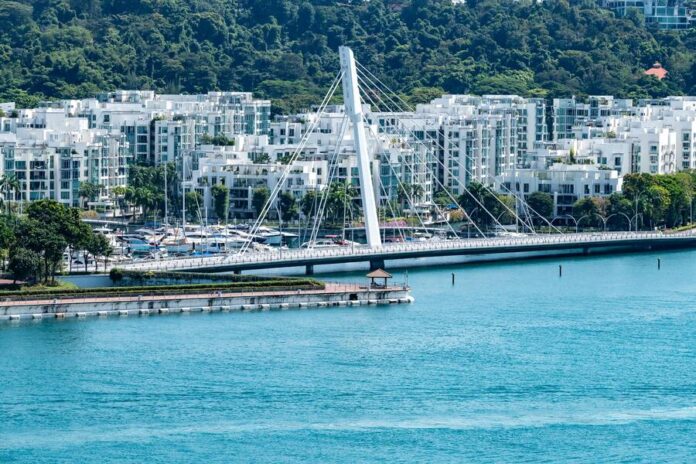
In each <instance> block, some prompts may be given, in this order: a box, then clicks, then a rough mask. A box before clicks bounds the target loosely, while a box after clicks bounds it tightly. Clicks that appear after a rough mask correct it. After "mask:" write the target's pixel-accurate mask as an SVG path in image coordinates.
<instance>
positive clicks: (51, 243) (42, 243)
mask: <svg viewBox="0 0 696 464" xmlns="http://www.w3.org/2000/svg"><path fill="white" fill-rule="evenodd" d="M19 233H20V235H21V236H22V245H23V246H24V247H26V248H27V249H29V250H31V251H33V252H35V253H36V254H37V255H38V256H39V257H40V260H41V275H42V276H43V280H44V282H45V283H48V282H49V281H55V274H56V272H57V271H58V268H59V267H60V264H61V262H62V260H63V252H64V251H65V248H67V246H68V242H67V241H66V240H65V238H64V237H63V236H62V235H60V234H59V233H58V232H57V231H56V229H55V227H53V226H51V225H50V224H49V225H48V226H47V225H46V223H42V222H39V221H37V220H35V219H31V218H28V219H25V220H23V221H22V222H21V223H20V225H19Z"/></svg>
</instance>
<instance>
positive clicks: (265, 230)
mask: <svg viewBox="0 0 696 464" xmlns="http://www.w3.org/2000/svg"><path fill="white" fill-rule="evenodd" d="M256 237H258V238H259V239H261V243H264V244H266V245H272V246H280V245H281V244H282V243H283V234H281V233H280V232H279V231H277V230H275V229H271V228H270V227H264V226H261V227H259V230H258V232H257V233H256Z"/></svg>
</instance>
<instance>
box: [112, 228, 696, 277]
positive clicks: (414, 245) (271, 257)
mask: <svg viewBox="0 0 696 464" xmlns="http://www.w3.org/2000/svg"><path fill="white" fill-rule="evenodd" d="M693 237H694V234H693V233H691V232H680V233H674V234H663V233H661V232H595V233H578V234H565V235H530V236H525V237H493V238H474V239H454V240H443V241H427V242H405V243H390V244H385V245H383V246H382V247H381V248H378V249H371V248H367V247H365V246H358V247H337V248H327V249H316V248H315V249H295V250H281V249H277V250H271V251H265V252H255V253H245V254H235V255H223V256H210V257H185V258H167V259H163V260H159V261H147V262H140V263H136V262H133V263H126V264H121V265H120V267H123V268H126V269H158V270H173V269H193V268H199V267H216V266H220V267H224V266H226V265H238V264H259V263H269V264H270V263H273V262H278V261H299V260H313V259H317V260H319V259H322V258H331V257H346V256H372V255H375V256H385V255H386V256H388V255H395V254H402V253H408V252H414V251H437V250H446V249H462V250H466V249H472V248H476V249H487V248H490V249H495V248H503V247H513V246H517V247H521V248H524V247H528V246H538V245H545V244H548V245H557V244H577V243H594V242H612V241H616V242H620V241H625V240H648V239H650V240H660V239H670V240H673V239H678V238H693Z"/></svg>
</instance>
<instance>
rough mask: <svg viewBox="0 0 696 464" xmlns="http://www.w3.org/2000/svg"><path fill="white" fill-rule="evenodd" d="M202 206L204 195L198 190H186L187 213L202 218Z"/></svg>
mask: <svg viewBox="0 0 696 464" xmlns="http://www.w3.org/2000/svg"><path fill="white" fill-rule="evenodd" d="M201 207H203V195H201V194H200V193H199V192H198V191H197V190H192V191H190V192H186V215H187V216H188V217H190V218H194V219H196V218H197V219H199V220H200V219H201Z"/></svg>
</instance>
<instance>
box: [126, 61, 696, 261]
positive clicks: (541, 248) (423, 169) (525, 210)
mask: <svg viewBox="0 0 696 464" xmlns="http://www.w3.org/2000/svg"><path fill="white" fill-rule="evenodd" d="M339 54H340V58H341V70H340V72H339V73H338V75H337V76H336V78H335V79H334V81H333V82H332V83H331V86H330V88H329V91H328V92H327V94H326V96H325V97H324V99H323V101H322V103H321V105H320V106H319V108H318V110H317V113H316V118H315V119H313V120H311V121H310V122H309V124H308V127H307V130H306V131H305V133H304V134H303V136H302V138H301V139H300V141H299V143H298V144H297V146H296V148H295V150H294V152H293V153H292V155H291V156H290V157H289V158H288V160H287V162H286V168H285V169H284V171H283V172H282V173H281V176H280V179H279V181H278V182H277V183H276V185H275V186H274V188H273V190H272V191H271V192H270V196H269V199H268V201H267V202H266V204H265V205H264V206H263V208H262V209H261V211H260V214H259V215H258V218H257V220H256V221H255V223H254V224H253V226H252V227H251V229H250V231H249V234H248V237H249V239H248V241H247V242H246V243H244V245H242V247H241V248H240V249H239V250H237V251H235V252H233V253H232V254H227V255H215V256H206V257H182V258H171V259H163V260H159V261H146V262H132V263H121V264H119V265H118V267H120V268H125V269H131V270H207V271H236V272H241V271H246V270H263V269H274V268H304V271H305V272H306V273H308V274H312V273H313V272H314V269H315V266H332V265H345V264H349V263H365V264H366V265H368V264H369V267H370V268H373V269H374V268H379V267H385V266H390V267H395V266H400V265H401V266H412V265H417V264H428V263H430V262H443V261H447V262H457V261H461V260H462V259H465V258H466V257H471V256H479V257H480V256H486V257H517V256H519V257H524V256H533V255H558V254H568V253H585V254H586V253H593V252H609V251H619V250H622V251H629V250H646V249H662V248H682V247H691V246H695V245H696V235H695V234H692V233H691V232H690V231H689V232H681V233H673V234H667V233H662V232H630V231H629V232H602V233H575V234H571V233H563V232H562V231H561V230H559V229H558V228H557V227H556V226H555V225H554V221H549V220H548V219H547V218H546V217H544V215H542V214H539V213H538V212H537V211H535V210H534V209H533V208H531V207H530V205H529V204H527V202H526V201H525V198H524V195H521V194H520V193H516V192H513V191H511V190H507V191H506V192H505V193H506V195H507V196H508V197H509V198H510V199H511V200H512V203H514V204H511V203H510V202H505V201H503V200H502V199H501V198H500V196H499V195H498V194H497V192H494V191H493V189H492V187H491V186H490V185H487V184H485V183H484V184H480V187H481V188H483V189H485V190H486V192H484V193H486V194H488V195H489V196H488V199H489V200H491V199H492V200H491V201H492V202H493V204H494V205H495V208H493V207H491V201H489V202H486V201H484V200H483V198H482V196H481V193H480V192H478V194H477V193H476V192H472V191H471V188H470V186H468V185H466V183H465V182H464V181H462V180H461V176H460V175H458V174H457V173H458V172H462V173H466V174H467V176H468V177H467V178H469V179H476V178H477V177H476V176H475V175H474V172H472V171H473V170H475V169H477V168H478V169H479V172H481V170H482V169H481V166H478V167H474V166H471V163H470V161H471V160H467V159H461V158H459V159H457V160H455V162H454V163H452V162H451V161H450V162H449V163H445V162H444V161H443V160H442V159H441V158H440V157H439V156H438V153H441V152H442V150H444V147H442V145H441V143H440V141H439V140H438V139H437V137H432V136H429V135H428V134H427V133H424V132H423V131H420V134H416V130H415V128H414V127H413V125H412V124H410V123H409V122H408V121H403V120H401V119H400V118H399V117H398V115H399V114H403V113H405V112H408V111H410V108H409V107H408V105H407V104H406V102H404V101H403V100H402V99H401V98H400V97H399V96H398V94H396V93H394V92H392V91H391V90H390V89H389V88H388V87H387V86H386V85H385V84H384V83H383V82H381V81H380V80H379V79H378V78H377V77H376V76H374V75H373V74H372V73H371V72H370V71H369V70H368V69H366V68H365V67H363V66H362V65H360V64H359V63H358V62H356V61H355V59H354V57H353V52H352V51H351V50H350V49H349V48H347V47H341V48H340V50H339ZM341 84H342V90H343V101H344V106H345V113H344V116H343V120H342V122H341V125H340V130H339V134H338V137H337V138H336V141H335V147H332V148H333V150H332V151H330V152H329V154H328V156H329V167H330V168H329V171H330V172H329V174H328V183H330V182H332V181H337V178H338V176H337V175H336V173H337V171H338V166H339V163H338V158H339V154H340V153H341V151H342V148H345V146H343V147H342V145H341V144H342V142H343V141H344V140H345V138H346V136H347V134H351V135H352V138H351V144H352V148H353V149H354V152H355V158H356V161H357V163H356V164H357V170H358V180H359V198H355V199H350V202H351V204H352V203H357V202H358V200H359V201H360V207H359V210H360V213H359V216H360V217H359V218H357V219H362V221H358V222H361V224H362V227H364V232H365V237H366V242H367V243H366V244H357V243H355V242H350V245H349V246H345V245H344V246H337V247H330V248H324V247H321V246H318V240H317V239H318V234H319V231H320V229H321V227H322V220H323V219H324V215H325V212H326V209H327V203H328V198H329V194H328V191H329V190H330V189H329V188H328V185H327V186H326V187H325V188H324V189H323V192H321V194H320V196H319V199H318V204H317V205H316V206H317V207H316V210H315V214H314V218H313V222H312V227H311V232H310V234H309V237H310V240H309V241H308V242H307V243H306V244H305V247H304V248H300V249H282V248H279V249H275V250H264V251H258V250H254V247H253V246H252V243H253V237H254V236H256V234H257V233H258V232H259V230H260V228H261V227H263V224H264V222H265V221H266V219H267V217H268V216H269V213H271V214H273V213H272V212H273V211H274V209H275V210H277V206H276V201H277V199H278V197H279V194H280V191H281V189H282V188H283V185H284V184H285V181H286V179H287V177H288V175H289V173H290V171H291V169H292V165H293V163H294V162H295V161H296V160H298V159H300V157H301V154H302V153H303V150H304V148H305V147H306V146H307V144H308V143H309V139H310V138H311V136H312V134H313V133H314V132H315V131H316V130H317V124H318V122H319V121H320V118H321V116H322V115H323V114H324V113H325V111H326V108H327V106H328V105H329V102H330V101H331V100H332V98H333V96H334V95H335V92H336V91H337V89H338V87H339V85H341ZM367 109H369V110H367ZM372 110H376V111H377V112H380V113H382V114H390V115H392V116H393V117H391V118H389V120H388V121H387V122H385V123H384V124H381V125H380V126H379V128H377V129H375V125H374V124H372V122H371V121H370V120H369V117H370V114H366V112H367V113H370V112H371V111H372ZM349 129H350V130H349ZM394 140H396V141H397V142H398V144H399V146H401V147H409V150H410V151H409V155H408V157H404V158H401V157H400V158H399V159H398V162H397V164H398V165H399V167H400V168H401V169H402V171H401V174H404V173H405V175H406V177H407V178H408V180H409V186H410V187H409V188H407V187H408V186H407V185H405V184H404V180H403V176H401V175H396V174H397V173H396V172H394V174H395V175H394V176H393V178H394V179H395V182H396V184H397V185H396V187H397V188H398V191H399V192H400V194H401V195H402V197H403V199H404V200H405V202H406V203H407V205H408V207H409V211H411V212H413V214H414V216H415V217H412V218H411V219H412V220H413V221H417V222H418V224H419V226H417V227H422V228H423V229H428V227H432V224H433V221H432V214H431V215H430V216H431V217H430V219H428V218H427V217H426V213H424V212H423V208H422V206H423V205H422V204H419V198H418V197H419V193H418V189H416V188H413V186H414V185H416V186H418V185H420V187H419V188H420V189H421V190H422V187H423V183H424V182H429V184H427V185H429V186H431V187H433V188H437V189H438V191H439V192H441V194H443V195H446V196H447V199H448V201H450V202H451V205H454V206H455V209H456V210H458V211H459V212H460V213H461V215H462V216H463V218H464V219H465V220H466V221H465V222H466V224H467V229H469V228H471V227H473V229H474V230H475V232H476V233H475V235H477V236H478V237H484V238H474V239H471V238H465V237H463V235H465V234H463V233H462V232H461V230H459V231H457V230H456V229H455V228H454V227H453V225H452V224H450V222H449V220H444V218H448V217H450V216H449V215H448V214H447V213H446V212H444V211H442V210H441V208H440V207H439V206H438V205H437V204H436V203H435V202H430V203H429V204H428V205H427V207H428V208H429V209H431V210H433V211H434V214H435V215H436V217H437V218H438V219H439V221H440V222H443V220H444V229H443V230H444V231H446V235H447V237H449V238H444V237H441V238H440V239H438V240H427V241H409V240H407V238H409V237H406V234H407V232H404V231H399V233H400V234H401V237H400V238H401V243H383V239H382V232H383V229H381V228H380V222H379V217H380V213H383V214H382V216H384V217H386V216H388V215H391V217H392V218H396V217H397V214H396V213H395V211H394V207H393V205H392V204H391V203H390V202H389V201H382V202H379V201H378V200H377V198H379V194H380V192H384V191H385V189H386V186H385V185H383V184H382V182H381V179H380V178H379V176H376V175H375V174H374V172H372V169H371V163H372V156H373V155H374V153H373V154H371V153H370V148H371V147H375V146H380V145H381V144H389V143H392V144H393V143H394ZM371 143H372V144H371ZM387 168H388V169H392V170H394V169H395V167H394V166H393V164H392V163H388V164H387ZM433 168H434V169H435V170H438V171H439V172H441V173H445V174H446V178H447V179H448V181H447V185H445V184H444V183H443V181H442V179H441V178H440V176H438V175H436V174H435V173H433V172H432V171H431V169H433ZM453 187H454V188H453ZM455 192H456V193H455ZM457 194H459V197H457ZM385 197H387V198H388V197H389V195H385ZM344 201H345V200H344ZM496 202H497V203H496ZM464 203H465V204H464ZM345 207H346V205H345V203H344V209H345ZM351 211H352V206H351ZM475 213H478V215H475ZM344 214H345V213H344ZM278 215H279V216H280V213H279V212H278ZM503 216H506V217H507V221H504V220H502V219H501V218H502V217H503ZM637 216H638V214H636V216H635V217H634V219H635V221H636V227H635V228H636V229H637V221H638V219H637ZM475 217H478V218H481V217H483V218H484V219H486V220H485V222H486V225H484V224H477V223H476V221H475V220H474V218H475ZM627 220H628V223H629V229H630V224H631V222H632V219H631V218H628V217H627ZM482 222H483V221H482ZM503 222H507V225H508V227H509V224H510V223H513V224H514V226H515V229H516V230H517V231H520V230H521V231H523V232H525V233H524V234H515V236H508V237H499V236H498V237H488V236H489V235H490V234H489V233H488V229H489V227H490V226H493V227H497V228H498V230H505V229H506V225H504V224H503ZM605 226H606V222H605ZM540 227H541V229H543V230H544V231H545V232H546V233H540V229H539V228H540ZM605 228H606V227H605ZM344 233H345V218H344ZM466 235H468V234H466ZM486 237H488V238H486ZM410 238H412V237H410Z"/></svg>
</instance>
